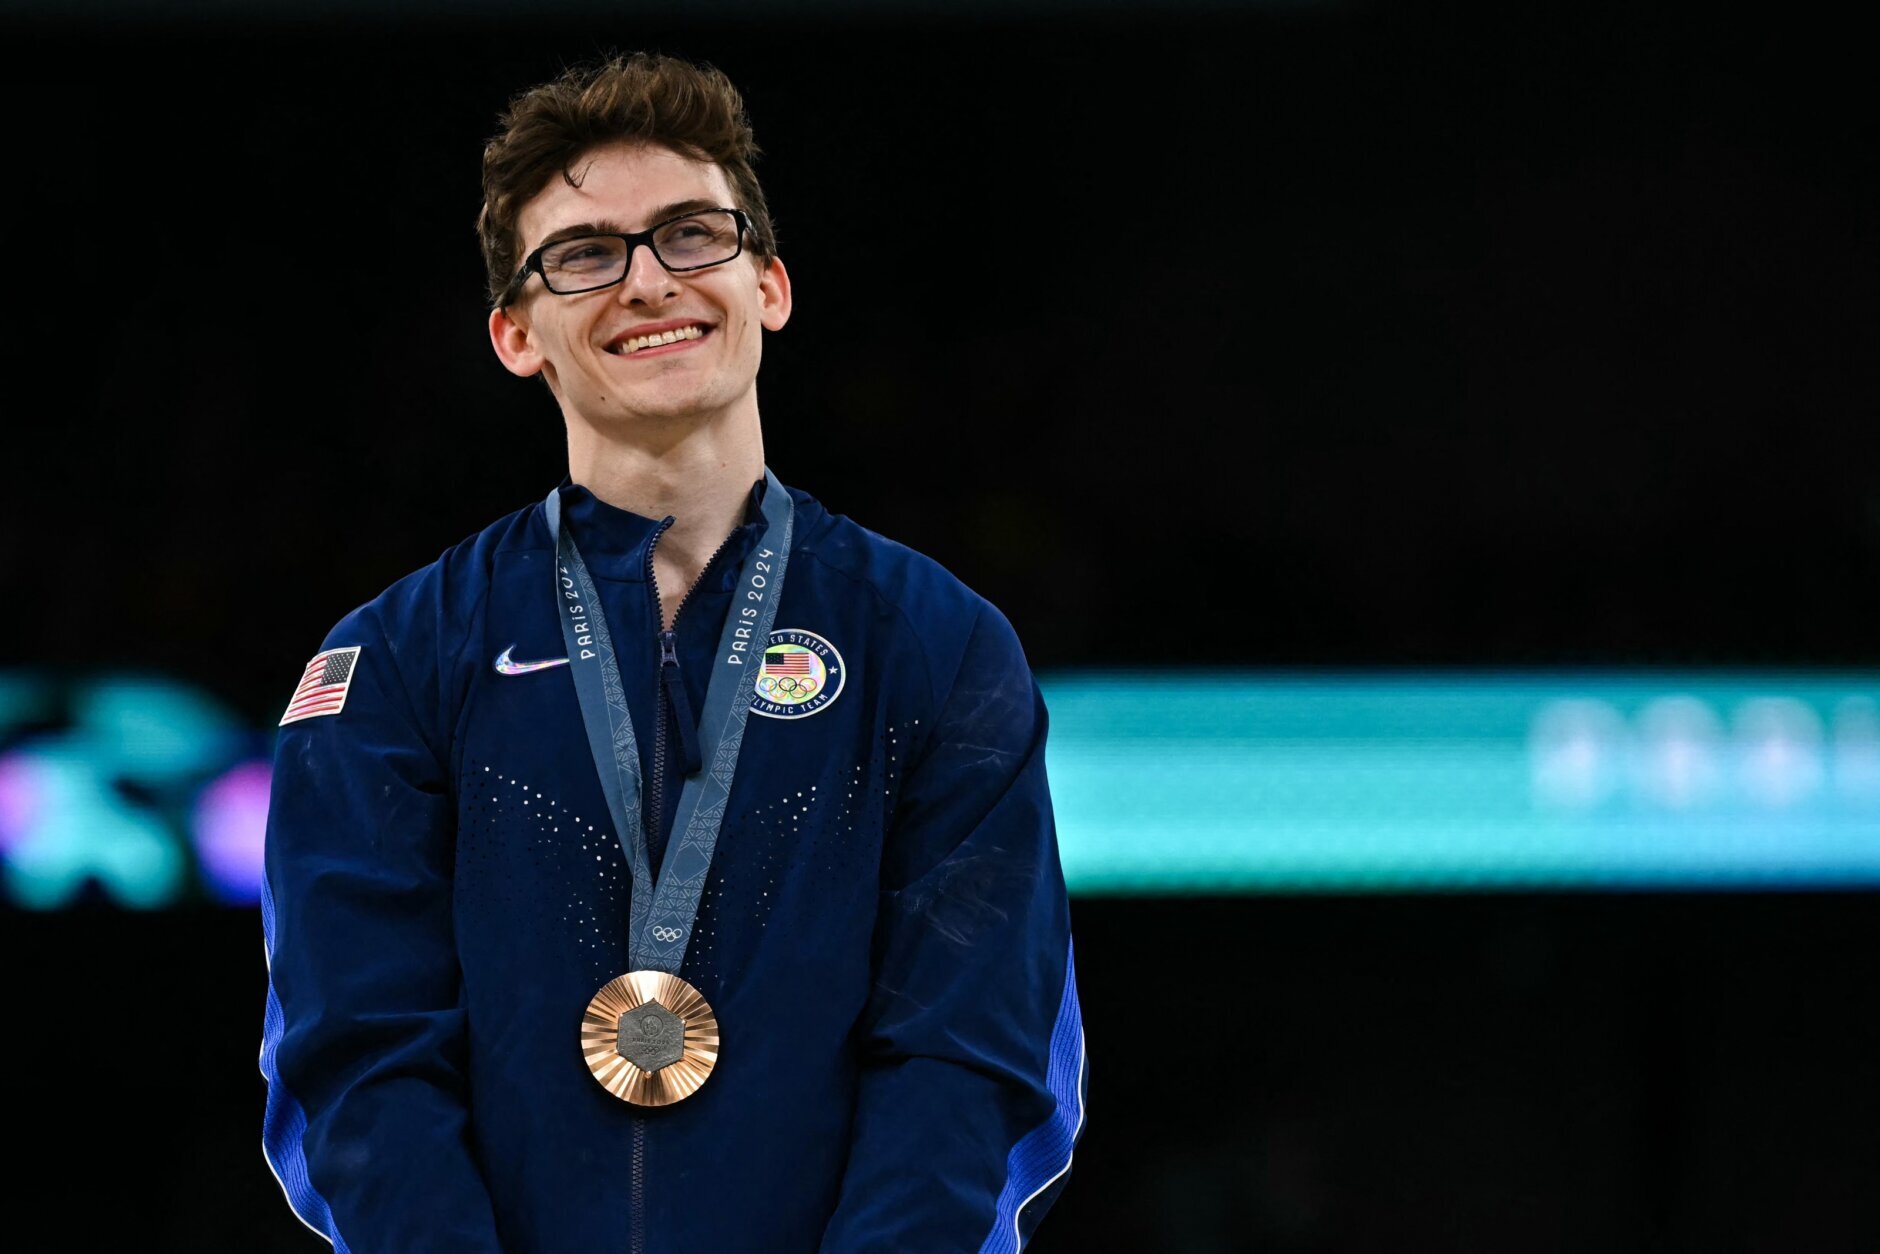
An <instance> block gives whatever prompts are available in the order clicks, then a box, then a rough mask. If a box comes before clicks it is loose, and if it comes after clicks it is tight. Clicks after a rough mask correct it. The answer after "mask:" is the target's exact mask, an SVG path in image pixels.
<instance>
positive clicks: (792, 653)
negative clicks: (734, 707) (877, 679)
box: [751, 627, 848, 718]
mask: <svg viewBox="0 0 1880 1254" xmlns="http://www.w3.org/2000/svg"><path fill="white" fill-rule="evenodd" d="M847 679H848V667H846V666H844V665H843V663H842V655H841V654H840V653H837V652H836V647H835V646H834V645H833V644H830V643H829V642H828V641H827V640H824V639H823V638H822V637H821V636H819V635H817V634H816V633H815V632H813V631H799V630H797V629H796V628H794V627H779V628H778V629H777V630H775V631H773V632H771V633H770V645H769V647H768V648H766V649H765V650H764V663H763V665H762V666H760V667H759V668H758V670H757V678H756V679H755V680H753V681H752V682H753V683H754V684H755V686H756V688H757V691H756V693H755V694H753V695H752V697H751V713H753V714H762V715H764V716H765V717H766V718H808V717H809V716H810V715H812V714H814V713H816V711H818V710H821V709H823V708H824V707H826V706H827V705H828V704H829V703H830V702H831V701H834V700H835V699H836V698H837V697H839V696H841V695H842V685H843V683H844V682H846V681H847Z"/></svg>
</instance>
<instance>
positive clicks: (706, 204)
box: [531, 197, 724, 251]
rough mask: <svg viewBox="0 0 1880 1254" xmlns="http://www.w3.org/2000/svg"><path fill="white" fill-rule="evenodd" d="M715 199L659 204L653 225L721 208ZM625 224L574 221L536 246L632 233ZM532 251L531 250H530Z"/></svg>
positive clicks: (542, 246)
mask: <svg viewBox="0 0 1880 1254" xmlns="http://www.w3.org/2000/svg"><path fill="white" fill-rule="evenodd" d="M723 207H724V206H722V205H720V204H719V203H718V202H717V201H715V200H703V199H700V198H698V197H693V198H692V199H691V200H675V201H673V202H672V203H671V204H669V205H661V206H660V207H659V208H657V209H655V210H653V212H652V215H651V216H652V219H653V225H654V226H658V225H659V224H660V223H662V222H668V221H670V220H672V219H673V218H682V217H684V216H685V215H686V214H688V213H697V212H698V211H699V210H701V209H722V208H723ZM632 234H634V232H632V231H629V230H628V229H627V228H626V227H625V226H622V225H621V224H620V223H619V222H617V221H615V220H614V219H612V218H598V219H596V220H595V221H593V222H575V223H571V224H570V225H568V226H561V227H556V228H555V229H554V230H552V231H550V232H549V233H548V234H547V235H544V236H543V237H542V242H541V243H539V244H537V245H536V248H546V247H548V246H549V245H550V244H559V243H560V242H561V241H563V240H565V239H575V238H578V237H579V236H582V235H632ZM531 251H533V250H531Z"/></svg>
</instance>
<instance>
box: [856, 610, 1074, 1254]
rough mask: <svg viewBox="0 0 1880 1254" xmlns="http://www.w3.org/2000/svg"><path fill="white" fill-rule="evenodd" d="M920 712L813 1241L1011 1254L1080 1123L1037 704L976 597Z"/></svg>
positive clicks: (996, 619) (1009, 639) (1010, 646)
mask: <svg viewBox="0 0 1880 1254" xmlns="http://www.w3.org/2000/svg"><path fill="white" fill-rule="evenodd" d="M939 708H940V714H939V716H938V718H937V720H936V723H935V725H934V727H933V728H932V730H931V732H930V733H929V734H928V735H927V737H926V738H925V739H924V740H923V741H921V742H920V743H919V747H918V748H917V750H916V752H917V753H918V755H919V756H918V759H917V760H916V761H915V763H914V764H913V765H912V767H911V769H910V771H909V773H908V775H907V776H906V778H905V779H904V781H903V788H902V792H901V797H900V800H899V804H898V806H897V809H896V812H895V817H894V823H893V826H892V828H891V829H890V832H889V837H888V847H887V850H886V855H885V863H884V868H883V892H882V896H881V901H880V907H879V911H878V914H877V922H876V930H875V940H874V954H873V961H874V985H873V988H872V990H871V994H870V997H869V1001H868V1003H867V1005H866V1007H865V1008H864V1011H863V1015H862V1022H861V1026H860V1033H861V1036H860V1040H861V1047H862V1051H863V1066H862V1074H861V1081H860V1092H859V1097H858V1102H857V1107H856V1112H855V1118H854V1124H853V1130H852V1132H851V1137H850V1147H849V1162H848V1168H847V1171H846V1174H845V1176H844V1178H843V1183H842V1191H841V1195H840V1199H839V1201H838V1203H837V1207H836V1211H835V1214H834V1216H833V1218H832V1219H831V1221H830V1223H829V1226H828V1228H827V1230H826V1232H825V1235H824V1240H823V1246H822V1249H823V1254H861V1252H862V1251H873V1252H879V1251H890V1250H891V1251H921V1252H923V1254H960V1252H961V1251H980V1252H981V1254H992V1252H997V1254H1012V1252H1015V1251H1018V1250H1020V1249H1022V1248H1023V1247H1024V1245H1025V1243H1026V1242H1027V1240H1028V1239H1029V1238H1030V1235H1031V1232H1032V1230H1033V1229H1034V1228H1035V1227H1036V1226H1037V1223H1038V1221H1039V1219H1040V1218H1041V1217H1042V1216H1043V1214H1044V1212H1045V1210H1046V1209H1047V1208H1048V1207H1049V1206H1050V1204H1051V1202H1052V1201H1053V1200H1054V1199H1055V1197H1056V1195H1057V1191H1058V1190H1059V1189H1060V1188H1061V1187H1062V1186H1063V1183H1064V1180H1065V1177H1066V1175H1067V1173H1068V1172H1069V1170H1070V1162H1071V1151H1072V1148H1073V1146H1074V1145H1075V1143H1076V1140H1077V1137H1078V1135H1079V1133H1081V1131H1082V1129H1083V1114H1084V1040H1083V1024H1082V1019H1081V1016H1080V1014H1079V1011H1078V1005H1077V989H1076V980H1075V976H1074V974H1073V970H1072V963H1071V943H1070V918H1069V908H1068V903H1067V901H1066V898H1065V891H1064V876H1063V872H1062V870H1061V869H1060V867H1059V864H1058V850H1057V835H1056V829H1055V827H1054V825H1053V823H1052V817H1051V798H1050V793H1049V790H1048V788H1047V786H1046V782H1045V763H1044V744H1045V722H1046V720H1045V709H1044V701H1043V699H1042V697H1041V696H1040V695H1039V692H1038V687H1037V684H1036V683H1035V682H1034V681H1033V679H1032V676H1031V671H1030V669H1029V668H1028V667H1027V665H1026V663H1025V658H1024V654H1023V652H1022V651H1021V649H1020V648H1019V643H1018V638H1017V636H1016V635H1015V634H1014V633H1013V631H1012V628H1011V625H1010V624H1009V623H1008V622H1007V621H1006V620H1005V618H1004V616H1003V615H1001V614H1000V613H999V612H998V611H997V610H996V609H994V608H992V607H991V606H990V605H986V604H985V603H984V602H981V603H980V608H979V615H978V618H977V620H976V621H975V623H974V624H973V628H972V631H971V636H970V639H969V641H968V643H967V646H966V650H965V654H964V659H963V661H962V662H961V665H960V667H959V670H958V673H957V675H956V676H955V678H954V680H953V682H952V684H951V687H950V691H948V693H947V694H946V696H945V698H944V701H943V702H942V703H941V704H940V707H939Z"/></svg>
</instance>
